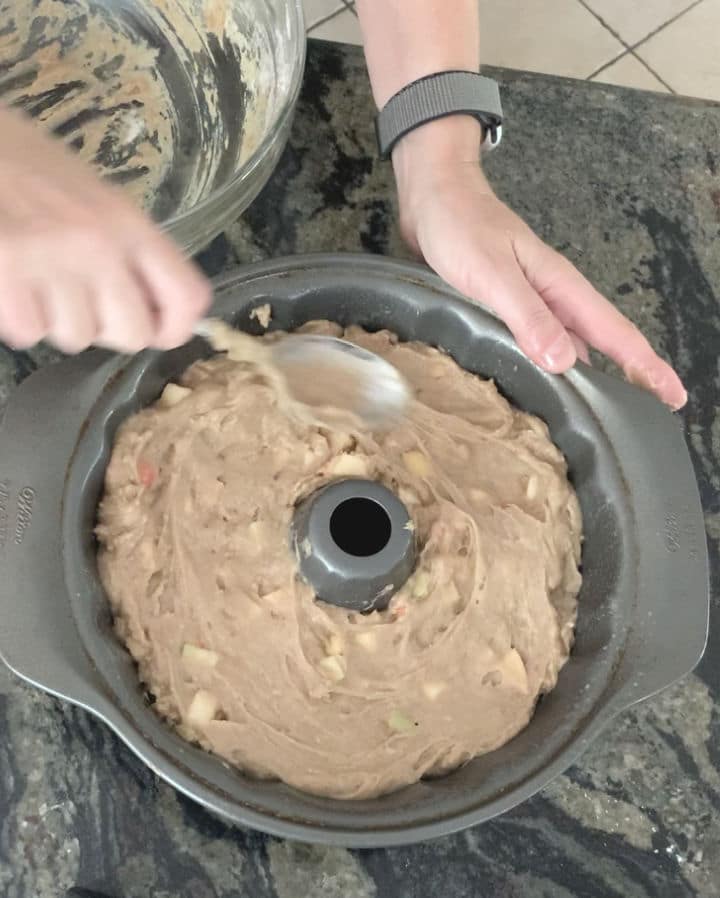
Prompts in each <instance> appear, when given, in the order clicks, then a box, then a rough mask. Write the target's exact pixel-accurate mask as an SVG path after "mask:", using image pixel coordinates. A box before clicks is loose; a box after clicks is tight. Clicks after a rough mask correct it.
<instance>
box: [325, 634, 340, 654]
mask: <svg viewBox="0 0 720 898" xmlns="http://www.w3.org/2000/svg"><path fill="white" fill-rule="evenodd" d="M343 650H344V646H343V641H342V637H341V636H340V635H339V634H338V633H331V634H330V635H329V636H328V638H327V639H326V640H325V654H326V655H342V653H343Z"/></svg>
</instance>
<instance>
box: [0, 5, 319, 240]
mask: <svg viewBox="0 0 720 898" xmlns="http://www.w3.org/2000/svg"><path fill="white" fill-rule="evenodd" d="M0 23H2V28H1V29H0V103H3V104H9V105H12V106H15V107H18V108H20V109H22V110H24V111H25V112H26V113H27V114H29V115H30V116H32V117H33V118H35V119H36V120H37V121H38V122H39V123H40V124H42V125H43V126H44V127H45V128H46V129H47V130H48V131H49V132H50V133H52V134H54V135H55V136H56V137H58V138H60V139H61V140H63V141H64V143H65V144H67V145H68V146H70V147H72V148H73V149H75V150H76V151H77V152H78V153H79V154H80V156H81V157H82V158H84V159H85V160H86V161H88V162H89V163H90V164H92V165H93V166H94V167H95V168H96V169H97V170H98V172H99V174H100V175H101V176H102V177H103V178H105V179H106V180H108V181H110V182H111V183H114V184H117V185H119V186H121V187H122V188H123V189H124V190H125V191H127V192H128V194H129V195H130V196H132V197H133V199H134V200H135V201H136V202H138V203H139V204H140V205H142V207H143V208H144V209H145V210H146V211H147V212H148V213H149V214H150V215H151V216H152V217H153V219H154V220H155V221H156V222H158V223H159V224H160V225H162V227H163V228H165V229H166V230H167V231H168V232H169V233H170V234H171V235H172V237H173V238H174V239H175V240H176V242H177V243H179V244H180V246H181V247H182V248H183V249H184V250H185V251H186V252H188V253H194V252H196V251H197V250H199V249H201V248H202V247H203V246H205V245H206V244H207V243H208V242H209V241H210V240H211V239H212V238H213V237H214V236H215V235H217V234H218V233H220V231H222V230H223V228H225V227H226V226H227V225H228V224H230V222H232V221H233V220H235V219H236V218H237V217H238V216H239V215H240V213H241V212H242V211H243V210H244V209H245V208H247V206H248V205H249V204H250V202H251V201H252V200H253V199H254V198H255V196H256V195H257V194H258V193H259V191H260V189H261V188H262V187H263V185H264V184H265V183H266V181H267V180H268V178H269V177H270V175H271V173H272V171H273V168H274V167H275V164H276V163H277V160H278V158H279V156H280V153H281V152H282V150H283V147H284V145H285V142H286V140H287V136H288V132H289V128H290V122H291V118H292V112H293V109H294V106H295V101H296V99H297V95H298V91H299V88H300V83H301V80H302V71H303V65H304V61H305V30H304V23H303V14H302V7H301V3H300V0H97V2H95V0H33V2H32V3H30V2H28V0H0Z"/></svg>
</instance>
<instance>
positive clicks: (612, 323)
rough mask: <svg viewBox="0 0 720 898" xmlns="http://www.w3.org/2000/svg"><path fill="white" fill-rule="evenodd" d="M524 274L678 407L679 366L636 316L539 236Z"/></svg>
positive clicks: (586, 334) (578, 327) (681, 394)
mask: <svg viewBox="0 0 720 898" xmlns="http://www.w3.org/2000/svg"><path fill="white" fill-rule="evenodd" d="M538 243H540V246H541V247H542V249H541V250H537V248H536V250H535V252H534V253H533V256H532V264H531V266H530V267H528V268H526V274H527V276H528V278H529V280H530V281H531V283H533V284H534V286H535V288H536V290H537V291H538V293H539V294H540V295H541V296H542V298H543V299H544V300H545V301H546V303H547V304H548V306H549V307H550V308H551V309H552V310H553V311H554V313H555V314H556V315H557V317H558V318H559V319H560V320H561V321H562V323H563V324H564V325H565V326H566V327H567V328H568V329H569V330H571V331H573V332H575V333H576V334H577V335H578V336H580V337H581V338H582V339H584V340H586V341H587V342H588V343H589V344H590V345H591V346H594V347H595V348H596V349H599V350H600V352H602V353H604V354H605V355H607V356H608V357H609V358H611V359H612V360H613V361H614V362H616V363H617V364H618V365H619V366H620V367H621V368H622V369H623V371H624V372H625V375H626V376H627V378H628V380H630V381H631V382H632V383H635V384H638V385H639V386H643V387H645V389H648V390H650V391H652V392H653V393H655V394H656V395H657V396H658V397H659V398H660V399H662V400H663V402H666V403H667V404H668V405H669V406H671V407H672V408H674V409H678V408H682V406H683V405H685V402H686V401H687V393H686V391H685V388H684V387H683V385H682V381H681V380H680V378H679V377H678V376H677V374H676V373H675V371H673V369H672V368H671V366H670V365H668V363H667V362H665V361H663V359H661V358H660V356H658V355H657V353H656V352H655V350H654V349H653V348H652V346H650V344H649V343H648V341H647V340H646V339H645V337H644V336H643V335H642V333H641V332H640V331H639V330H638V328H636V327H635V325H634V324H632V322H630V321H628V319H627V318H626V317H625V316H624V315H623V314H622V313H621V312H619V311H618V309H616V308H615V306H614V305H613V304H612V303H611V302H609V301H608V300H607V299H605V297H604V296H603V295H602V294H601V293H599V292H598V291H597V290H596V289H595V288H594V287H593V286H592V284H591V283H590V282H589V281H588V280H587V279H586V278H585V277H583V275H582V274H580V272H579V271H578V270H577V269H576V268H575V267H574V266H573V265H572V264H571V263H570V262H569V261H568V260H567V259H565V258H564V256H561V255H560V254H559V253H556V252H555V251H554V250H552V249H550V247H548V246H546V245H545V244H543V243H542V242H541V241H538Z"/></svg>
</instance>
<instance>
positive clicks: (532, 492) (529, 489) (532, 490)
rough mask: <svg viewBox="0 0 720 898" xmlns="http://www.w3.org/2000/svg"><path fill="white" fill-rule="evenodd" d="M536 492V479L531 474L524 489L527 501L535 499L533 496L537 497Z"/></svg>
mask: <svg viewBox="0 0 720 898" xmlns="http://www.w3.org/2000/svg"><path fill="white" fill-rule="evenodd" d="M537 491H538V479H537V477H536V476H535V475H534V474H532V475H531V476H530V477H529V478H528V482H527V486H526V487H525V495H526V496H527V497H528V499H531V500H532V499H534V498H535V496H537Z"/></svg>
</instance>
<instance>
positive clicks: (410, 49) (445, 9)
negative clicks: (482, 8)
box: [356, 0, 480, 108]
mask: <svg viewBox="0 0 720 898" xmlns="http://www.w3.org/2000/svg"><path fill="white" fill-rule="evenodd" d="M356 5H357V11H358V15H359V17H360V26H361V28H362V32H363V42H364V45H365V57H366V59H367V65H368V72H369V73H370V81H371V82H372V89H373V96H374V97H375V102H376V103H377V105H378V108H382V107H383V106H384V105H385V104H386V103H387V101H388V100H389V99H390V97H391V96H392V95H393V94H395V93H397V91H399V90H400V88H402V87H404V86H405V85H406V84H409V83H410V82H411V81H415V80H417V79H418V78H422V77H423V76H424V75H431V74H432V73H433V72H442V71H446V70H448V69H465V70H468V71H477V70H478V67H479V65H480V12H479V8H478V7H479V3H478V0H357V4H356Z"/></svg>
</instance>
